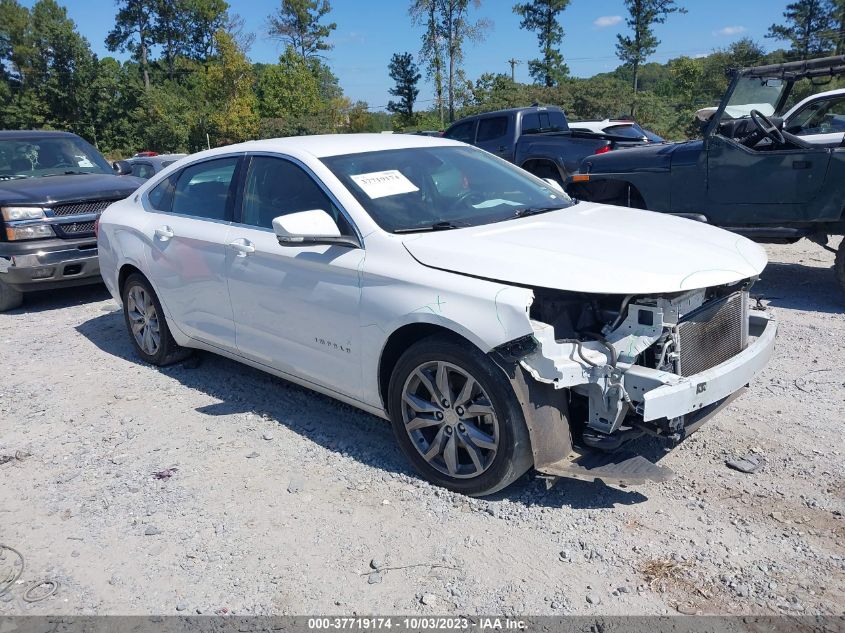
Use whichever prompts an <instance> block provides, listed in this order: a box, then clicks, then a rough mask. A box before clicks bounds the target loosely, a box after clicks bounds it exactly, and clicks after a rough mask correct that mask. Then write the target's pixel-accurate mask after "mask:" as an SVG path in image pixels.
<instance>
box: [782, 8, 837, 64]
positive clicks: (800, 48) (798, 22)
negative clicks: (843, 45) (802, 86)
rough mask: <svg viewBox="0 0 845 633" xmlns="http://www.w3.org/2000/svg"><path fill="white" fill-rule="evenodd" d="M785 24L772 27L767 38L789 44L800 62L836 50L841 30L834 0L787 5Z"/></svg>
mask: <svg viewBox="0 0 845 633" xmlns="http://www.w3.org/2000/svg"><path fill="white" fill-rule="evenodd" d="M783 17H784V19H785V23H784V24H772V25H771V26H770V27H769V32H768V33H766V37H768V38H771V39H776V40H782V41H785V42H789V44H790V47H791V48H790V54H791V55H792V57H794V58H796V59H809V58H810V57H817V56H819V55H822V54H824V53H828V52H831V51H832V49H834V48H835V42H836V34H837V27H838V26H839V25H838V23H837V20H836V18H837V17H841V16H837V15H836V8H835V7H834V2H833V1H831V0H798V2H791V3H789V4H788V5H786V10H785V11H784V12H783Z"/></svg>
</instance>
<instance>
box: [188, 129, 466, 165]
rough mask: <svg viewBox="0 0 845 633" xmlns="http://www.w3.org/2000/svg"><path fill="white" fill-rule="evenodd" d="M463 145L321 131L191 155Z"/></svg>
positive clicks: (334, 153) (323, 154)
mask: <svg viewBox="0 0 845 633" xmlns="http://www.w3.org/2000/svg"><path fill="white" fill-rule="evenodd" d="M463 145H464V143H460V142H458V141H452V140H449V139H443V138H439V137H435V136H423V135H418V134H320V135H315V136H289V137H286V138H268V139H264V140H260V141H247V142H245V143H238V144H236V145H225V146H223V147H217V148H215V149H211V150H206V151H204V152H199V153H198V154H191V158H192V159H193V158H205V157H209V156H216V155H218V154H230V153H232V152H278V153H282V154H290V153H305V154H310V155H311V156H314V157H315V158H325V157H328V156H340V155H342V154H361V153H364V152H378V151H383V150H391V149H409V148H416V147H449V146H463Z"/></svg>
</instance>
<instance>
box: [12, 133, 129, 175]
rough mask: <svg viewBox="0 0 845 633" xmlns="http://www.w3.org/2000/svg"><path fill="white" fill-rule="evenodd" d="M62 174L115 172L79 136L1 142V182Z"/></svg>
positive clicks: (13, 139) (35, 137)
mask: <svg viewBox="0 0 845 633" xmlns="http://www.w3.org/2000/svg"><path fill="white" fill-rule="evenodd" d="M62 174H114V170H113V169H112V168H111V167H110V166H109V164H108V163H107V162H106V160H105V159H104V158H103V157H102V156H101V155H100V153H99V152H98V151H97V150H96V149H94V148H93V147H92V146H91V145H89V144H88V143H86V142H85V141H83V140H82V139H81V138H78V137H72V136H56V137H43V136H42V137H38V136H32V137H26V138H10V139H0V180H10V179H15V178H39V177H43V176H57V175H62Z"/></svg>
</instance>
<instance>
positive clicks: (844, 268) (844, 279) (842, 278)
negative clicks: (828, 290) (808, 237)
mask: <svg viewBox="0 0 845 633" xmlns="http://www.w3.org/2000/svg"><path fill="white" fill-rule="evenodd" d="M833 272H834V274H835V275H836V281H838V282H839V287H840V288H841V289H842V292H845V237H843V238H842V241H841V242H840V243H839V250H838V251H836V259H835V260H834V262H833Z"/></svg>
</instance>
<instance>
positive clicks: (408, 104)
mask: <svg viewBox="0 0 845 633" xmlns="http://www.w3.org/2000/svg"><path fill="white" fill-rule="evenodd" d="M388 68H389V69H390V78H391V79H392V80H393V81H394V82H395V84H396V85H395V86H394V87H393V88H391V89H390V90H389V92H390V94H391V95H393V96H394V97H399V101H393V100H391V101H390V102H389V103H388V104H387V110H388V111H389V112H393V113H394V114H397V115H398V116H399V122H400V124H401V125H413V124H414V102H415V101H416V100H417V95H419V93H420V91H419V89H418V88H417V83H419V80H420V77H421V75H420V73H419V72H418V70H417V65H416V64H415V63H414V57H413V55H411V54H410V53H394V54H393V57H391V58H390V65H389V66H388Z"/></svg>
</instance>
